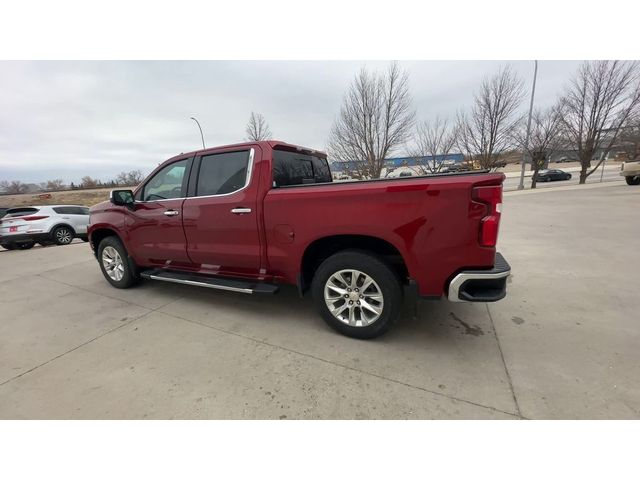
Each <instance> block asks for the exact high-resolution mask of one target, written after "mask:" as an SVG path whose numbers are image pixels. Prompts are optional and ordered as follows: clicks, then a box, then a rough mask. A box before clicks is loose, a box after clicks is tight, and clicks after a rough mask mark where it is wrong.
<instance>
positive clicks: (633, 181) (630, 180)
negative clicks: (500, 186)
mask: <svg viewBox="0 0 640 480" xmlns="http://www.w3.org/2000/svg"><path fill="white" fill-rule="evenodd" d="M624 179H625V180H626V181H627V185H640V175H636V176H635V177H624Z"/></svg>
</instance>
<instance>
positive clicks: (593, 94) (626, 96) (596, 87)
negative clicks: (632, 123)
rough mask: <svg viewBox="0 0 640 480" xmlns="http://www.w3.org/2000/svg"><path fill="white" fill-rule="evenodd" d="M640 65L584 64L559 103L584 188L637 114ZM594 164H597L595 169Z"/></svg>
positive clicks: (639, 99)
mask: <svg viewBox="0 0 640 480" xmlns="http://www.w3.org/2000/svg"><path fill="white" fill-rule="evenodd" d="M638 65H639V64H638V62H625V61H618V60H613V61H611V60H604V61H595V62H591V61H587V62H584V63H583V64H582V65H581V66H580V68H579V69H578V71H577V72H576V74H575V76H574V78H573V79H572V80H571V83H570V84H569V86H568V87H567V89H566V91H565V93H564V95H563V96H562V98H561V99H560V109H561V112H562V127H563V135H564V136H565V137H566V138H567V141H568V143H569V145H570V146H571V148H574V149H575V150H576V151H577V152H578V159H579V160H580V166H581V170H580V183H581V184H582V183H585V182H586V180H587V177H589V175H591V174H592V173H593V172H595V171H596V170H597V169H598V167H599V166H600V164H601V163H602V162H603V161H604V159H605V158H606V157H607V154H608V153H609V151H610V150H611V147H612V146H613V145H614V144H615V143H616V142H617V141H618V140H619V136H620V131H621V129H622V127H623V126H624V125H625V124H626V123H627V122H628V120H629V119H630V118H632V117H633V116H634V114H635V113H637V112H638V108H639V107H640V83H639V73H640V72H639V66H638ZM596 155H597V156H599V159H596V158H595V157H596ZM592 160H596V161H597V163H596V165H595V166H594V167H593V168H591V161H592Z"/></svg>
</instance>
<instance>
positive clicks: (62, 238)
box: [51, 225, 76, 245]
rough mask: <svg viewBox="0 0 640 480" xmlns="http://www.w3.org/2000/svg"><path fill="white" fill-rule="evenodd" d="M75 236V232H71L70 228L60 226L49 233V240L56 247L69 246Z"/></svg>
mask: <svg viewBox="0 0 640 480" xmlns="http://www.w3.org/2000/svg"><path fill="white" fill-rule="evenodd" d="M75 236H76V232H74V231H73V229H72V228H71V227H67V226H65V225H62V226H60V227H56V228H54V229H53V232H51V239H52V240H53V241H54V242H55V243H56V245H69V244H70V243H71V242H73V238H74V237H75Z"/></svg>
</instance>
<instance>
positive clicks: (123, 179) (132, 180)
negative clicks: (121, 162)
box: [115, 170, 143, 186]
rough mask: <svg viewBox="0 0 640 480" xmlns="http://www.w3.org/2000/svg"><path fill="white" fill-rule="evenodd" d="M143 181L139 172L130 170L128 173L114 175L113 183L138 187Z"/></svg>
mask: <svg viewBox="0 0 640 480" xmlns="http://www.w3.org/2000/svg"><path fill="white" fill-rule="evenodd" d="M142 179H143V175H142V171H141V170H131V171H130V172H120V173H119V174H118V175H116V179H115V183H116V184H117V185H121V186H125V185H128V186H134V185H138V184H139V183H140V182H141V181H142Z"/></svg>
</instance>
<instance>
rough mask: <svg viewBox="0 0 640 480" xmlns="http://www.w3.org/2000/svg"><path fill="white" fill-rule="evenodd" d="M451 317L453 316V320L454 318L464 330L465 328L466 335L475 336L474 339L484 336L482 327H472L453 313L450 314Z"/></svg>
mask: <svg viewBox="0 0 640 480" xmlns="http://www.w3.org/2000/svg"><path fill="white" fill-rule="evenodd" d="M449 315H451V318H453V319H454V320H455V321H457V322H458V323H459V324H460V325H462V328H464V333H465V334H467V335H473V336H474V337H478V336H480V335H484V332H483V331H482V329H481V328H480V327H478V326H477V325H474V326H470V325H469V324H468V323H466V322H465V321H464V320H462V319H461V318H460V317H458V316H457V315H456V314H455V313H453V312H449Z"/></svg>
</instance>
